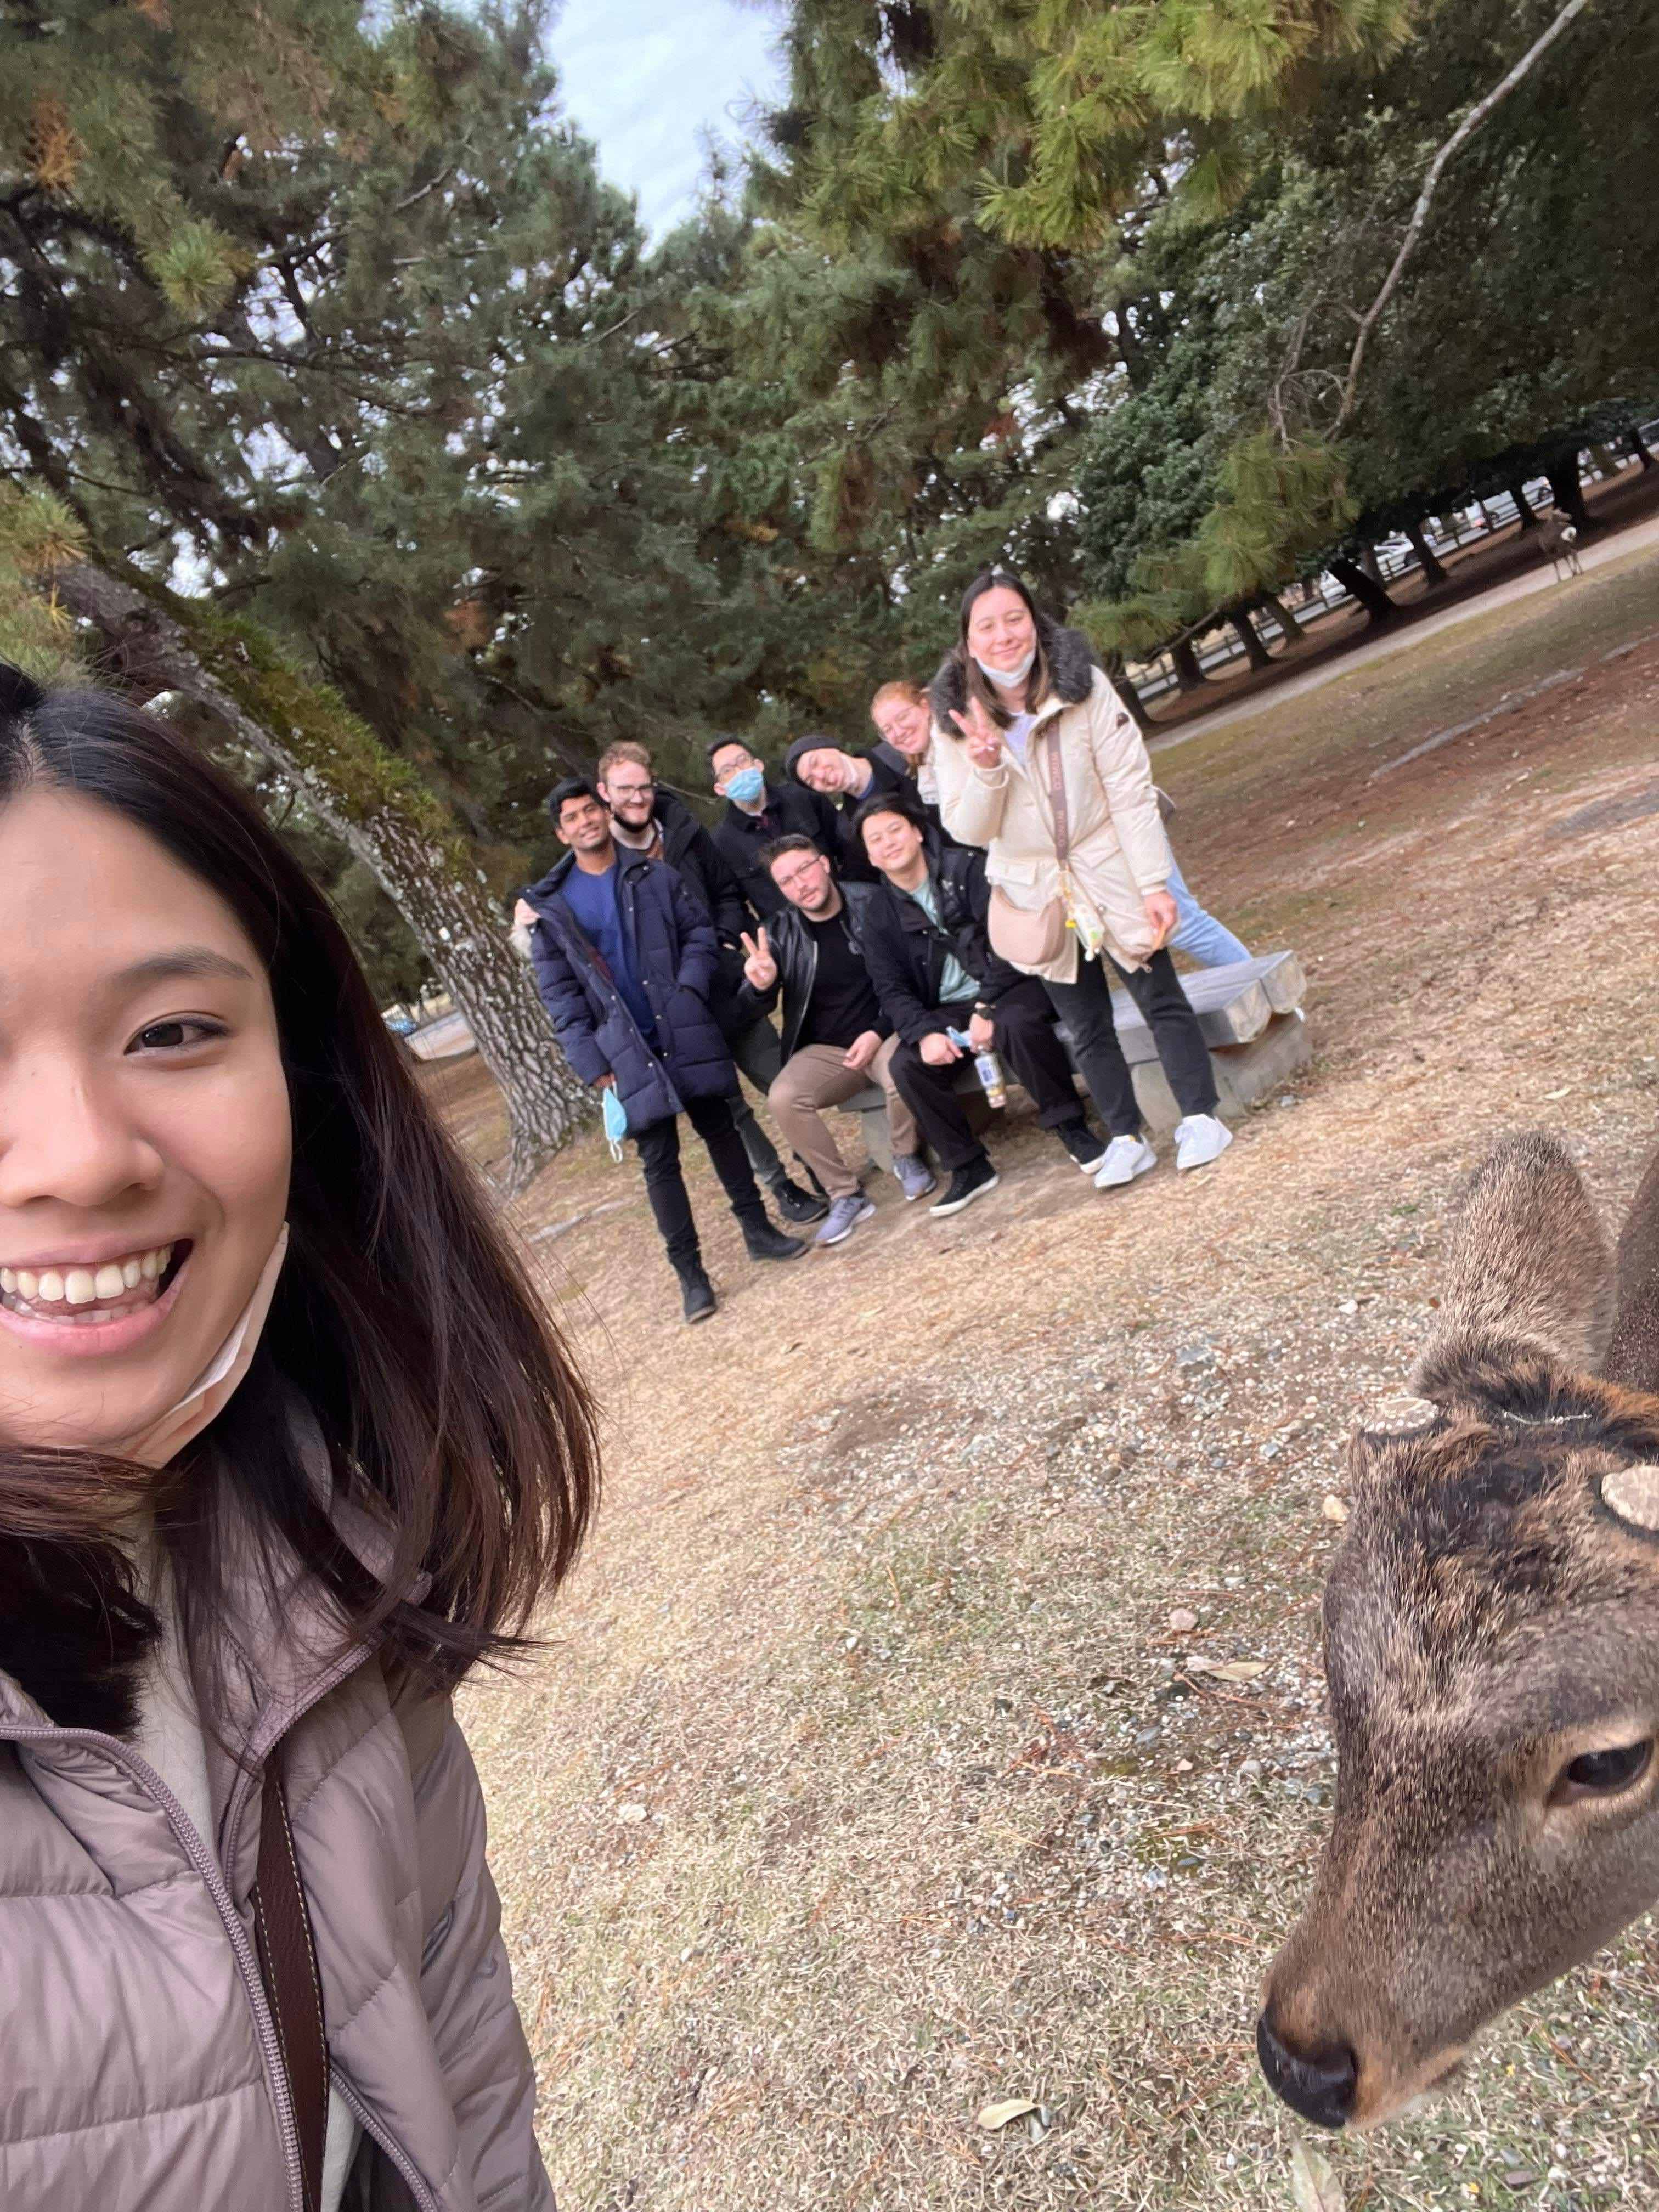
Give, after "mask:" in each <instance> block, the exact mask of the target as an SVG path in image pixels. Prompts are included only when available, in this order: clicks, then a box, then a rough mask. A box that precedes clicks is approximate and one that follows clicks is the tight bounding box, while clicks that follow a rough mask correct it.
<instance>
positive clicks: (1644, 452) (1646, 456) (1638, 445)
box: [1625, 422, 1653, 469]
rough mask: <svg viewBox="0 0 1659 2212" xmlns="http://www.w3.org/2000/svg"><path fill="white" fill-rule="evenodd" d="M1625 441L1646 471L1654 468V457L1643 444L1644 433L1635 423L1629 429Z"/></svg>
mask: <svg viewBox="0 0 1659 2212" xmlns="http://www.w3.org/2000/svg"><path fill="white" fill-rule="evenodd" d="M1625 441H1626V444H1627V445H1628V446H1629V447H1630V449H1631V451H1632V453H1634V454H1635V456H1636V458H1637V459H1638V461H1640V463H1641V464H1642V466H1643V467H1644V469H1650V468H1651V467H1652V466H1653V455H1652V454H1651V453H1650V452H1649V451H1648V449H1647V447H1646V446H1645V445H1644V443H1643V441H1642V433H1641V432H1640V430H1638V428H1637V427H1636V425H1635V423H1634V422H1632V424H1631V426H1630V428H1629V429H1628V430H1626V433H1625Z"/></svg>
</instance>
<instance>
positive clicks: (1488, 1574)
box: [1256, 1136, 1659, 2127]
mask: <svg viewBox="0 0 1659 2212" xmlns="http://www.w3.org/2000/svg"><path fill="white" fill-rule="evenodd" d="M1614 1292H1615V1280H1614V1268H1613V1261H1612V1255H1610V1254H1609V1252H1608V1250H1607V1245H1606V1243H1605V1241H1604V1239H1603V1237H1602V1235H1601V1230H1600V1228H1599V1226H1598V1225H1597V1222H1596V1219H1595V1212H1594V1210H1593V1208H1592V1206H1591V1205H1590V1201H1589V1195H1588V1194H1587V1193H1586V1191H1585V1189H1584V1187H1583V1183H1582V1182H1581V1181H1580V1180H1579V1177H1578V1175H1577V1171H1576V1170H1574V1168H1573V1166H1572V1164H1571V1161H1570V1160H1569V1159H1568V1158H1567V1156H1566V1153H1565V1151H1564V1150H1563V1149H1562V1147H1561V1146H1559V1144H1557V1143H1556V1142H1555V1141H1554V1140H1553V1139H1550V1138H1547V1137H1541V1136H1528V1137H1522V1138H1518V1139H1514V1140H1512V1141H1510V1143H1507V1144H1505V1145H1504V1146H1500V1147H1499V1148H1498V1151H1497V1152H1494V1153H1493V1154H1492V1157H1491V1158H1490V1159H1488V1160H1487V1162H1486V1164H1485V1166H1484V1167H1482V1168H1481V1169H1480V1170H1479V1172H1478V1173H1477V1174H1476V1175H1475V1176H1474V1180H1473V1182H1471V1183H1470V1185H1469V1187H1468V1193H1467V1194H1466V1198H1465V1200H1464V1204H1463V1206H1462V1213H1461V1218H1460V1220H1459V1223H1458V1225H1457V1228H1456V1230H1455V1235H1454V1240H1453V1248H1452V1255H1451V1264H1450V1280H1449V1286H1448V1292H1447V1296H1446V1297H1445V1300H1444V1303H1443V1308H1442V1310H1441V1312H1440V1314H1439V1316H1438V1317H1437V1327H1436V1328H1435V1330H1434V1332H1433V1334H1432V1336H1431V1340H1430V1342H1429V1344H1428V1346H1426V1348H1425V1352H1424V1353H1423V1356H1422V1358H1421V1359H1420V1360H1419V1363H1418V1365H1417V1368H1416V1370H1415V1371H1414V1375H1413V1383H1414V1387H1415V1388H1416V1389H1418V1390H1419V1392H1420V1393H1421V1394H1422V1396H1423V1398H1424V1399H1425V1401H1426V1403H1425V1407H1424V1409H1423V1410H1424V1414H1425V1419H1424V1421H1423V1424H1422V1425H1421V1426H1419V1427H1418V1428H1415V1429H1413V1430H1411V1431H1407V1432H1406V1433H1402V1434H1398V1435H1376V1434H1364V1433H1362V1434H1361V1435H1360V1436H1359V1437H1357V1438H1356V1439H1355V1442H1354V1444H1353V1447H1352V1477H1353V1504H1352V1512H1351V1516H1350V1520H1349V1524H1348V1530H1347V1534H1346V1538H1345V1540H1344V1541H1343V1545H1342V1548H1341V1550H1340V1553H1338V1556H1337V1559H1336V1561H1335V1563H1334V1567H1333V1569H1332V1572H1331V1576H1330V1580H1329V1582H1328V1585H1327V1588H1326V1591H1325V1602H1324V1630H1325V1666H1326V1674H1327V1678H1328V1684H1329V1690H1330V1705H1331V1715H1332V1724H1333V1728H1334V1733H1335V1737H1336V1747H1337V1760H1338V1774H1337V1791H1336V1811H1335V1817H1334V1824H1333V1827H1332V1831H1331V1833H1330V1836H1329V1838H1328V1841H1327V1844H1326V1846H1325V1852H1324V1857H1323V1860H1322V1864H1321V1867H1320V1869H1319V1874H1318V1876H1317V1879H1316V1885H1315V1888H1314V1893H1313V1896H1312V1899H1311V1900H1310V1904H1309V1905H1308V1908H1307V1911H1306V1912H1305V1913H1304V1917H1303V1918H1302V1920H1301V1922H1300V1923H1299V1924H1298V1925H1297V1928H1296V1929H1295V1930H1294V1931H1293V1932H1292V1934H1291V1937H1290V1939H1289V1941H1288V1942H1286V1943H1285V1947H1284V1948H1283V1949H1282V1950H1281V1951H1280V1953H1279V1956H1278V1957H1277V1959H1275V1960H1274V1961H1273V1967H1272V1970H1271V1972H1269V1974H1268V1977H1267V1988H1266V1991H1265V1995H1264V2002H1263V2005H1262V2010H1261V2019H1260V2021H1259V2022H1258V2025H1257V2030H1256V2042H1257V2049H1258V2051H1259V2053H1260V2056H1261V2064H1262V2068H1263V2070H1264V2071H1265V2072H1266V2074H1267V2078H1268V2080H1269V2081H1270V2082H1271V2083H1272V2085H1273V2087H1274V2089H1275V2090H1276V2091H1277V2092H1278V2093H1279V2095H1280V2096H1281V2097H1283V2098H1284V2099H1285V2101H1286V2103H1288V2104H1290V2105H1291V2106H1293V2107H1294V2108H1295V2110H1296V2111H1297V2112H1300V2113H1301V2114H1302V2115H1303V2116H1304V2118H1308V2119H1310V2120H1313V2121H1315V2122H1316V2123H1318V2124H1321V2125H1323V2126H1328V2127H1341V2126H1343V2125H1345V2124H1353V2125H1356V2126H1365V2125H1370V2124H1374V2123H1375V2122H1376V2121H1378V2120H1382V2119H1386V2118H1389V2116H1391V2115H1392V2114H1394V2113H1395V2112H1398V2111H1400V2110H1401V2107H1402V2106H1405V2105H1406V2104H1407V2103H1408V2102H1409V2101H1410V2100H1412V2099H1413V2098H1414V2097H1415V2096H1417V2095H1418V2094H1419V2093H1421V2092H1423V2091H1425V2090H1426V2089H1431V2088H1433V2087H1437V2085H1438V2084H1440V2083H1441V2082H1443V2081H1445V2080H1447V2079H1448V2078H1449V2076H1450V2075H1452V2074H1453V2073H1454V2072H1455V2070H1456V2069H1457V2066H1458V2063H1459V2061H1460V2059H1461V2057H1462V2053H1463V2052H1464V2051H1465V2050H1466V2049H1467V2047H1468V2044H1469V2042H1470V2040H1471V2039H1472V2038H1473V2037H1474V2034H1475V2033H1476V2032H1477V2031H1478V2030H1479V2029H1480V2027H1482V2026H1484V2025H1485V2024H1486V2022H1487V2021H1490V2020H1492V2018H1493V2017H1494V2016H1495V2015H1497V2014H1498V2013H1500V2012H1501V2011H1503V2010H1504V2008H1505V2007H1506V2006H1508V2005H1510V2004H1513V2003H1514V2002H1516V1999H1517V1998H1518V1997H1521V1996H1525V1995H1526V1994H1527V1993H1528V1991H1530V1990H1535V1989H1538V1988H1540V1987H1541V1986H1542V1985H1543V1984H1545V1983H1546V1982H1548V1981H1551V1980H1553V1978H1554V1977H1555V1976H1556V1975H1558V1974H1559V1973H1561V1972H1565V1969H1566V1968H1567V1967H1569V1966H1572V1965H1574V1964H1575V1963H1576V1962H1577V1961H1578V1960H1581V1959H1583V1958H1585V1957H1587V1956H1588V1955H1589V1954H1590V1953H1591V1952H1592V1951H1594V1950H1595V1949H1596V1948H1598V1947H1599V1946H1600V1945H1601V1944H1602V1943H1604V1942H1607V1939H1608V1937H1610V1936H1613V1934H1614V1933H1615V1932H1616V1931H1617V1930H1618V1929H1620V1928H1621V1927H1623V1926H1624V1925H1625V1923H1626V1922H1627V1921H1630V1920H1632V1919H1634V1918H1635V1917H1636V1916H1637V1914H1638V1913H1639V1912H1641V1911H1643V1910H1644V1908H1645V1907H1646V1906H1647V1905H1650V1904H1651V1903H1652V1902H1653V1900H1654V1899H1655V1898H1656V1897H1659V1752H1656V1738H1659V1159H1656V1160H1655V1162H1654V1164H1652V1165H1651V1166H1650V1168H1649V1170H1648V1173H1647V1176H1646V1177H1645V1179H1644V1182H1643V1185H1642V1188H1641V1189H1640V1191H1639V1192H1638V1195H1637V1200H1636V1203H1635V1205H1634V1206H1633V1208H1632V1213H1631V1217H1630V1219H1629V1221H1628V1222H1627V1224H1626V1229H1625V1231H1624V1235H1623V1237H1621V1240H1620V1249H1619V1257H1618V1267H1617V1282H1616V1292H1617V1295H1616V1302H1615V1295H1614ZM1610 1324H1611V1346H1610V1348H1608V1340H1609V1325H1610ZM1604 1351H1605V1352H1606V1357H1605V1361H1604V1360H1603V1352H1604ZM1598 1368H1599V1369H1600V1371H1599V1372H1598V1371H1597V1370H1598Z"/></svg>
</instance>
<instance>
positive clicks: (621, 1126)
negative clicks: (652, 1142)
mask: <svg viewBox="0 0 1659 2212" xmlns="http://www.w3.org/2000/svg"><path fill="white" fill-rule="evenodd" d="M600 1111H601V1112H602V1113H603V1115H604V1116H605V1142H606V1144H607V1145H609V1146H610V1147H611V1158H612V1159H613V1160H620V1159H621V1158H622V1156H623V1148H622V1140H623V1138H624V1137H625V1136H626V1135H627V1134H628V1109H627V1107H626V1106H624V1105H623V1103H622V1100H621V1099H620V1098H618V1097H617V1086H616V1085H615V1084H614V1083H612V1084H611V1085H607V1087H606V1090H605V1102H604V1104H603V1106H602V1107H601V1109H600Z"/></svg>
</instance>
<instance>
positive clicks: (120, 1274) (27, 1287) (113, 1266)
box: [0, 1244, 173, 1321]
mask: <svg viewBox="0 0 1659 2212" xmlns="http://www.w3.org/2000/svg"><path fill="white" fill-rule="evenodd" d="M172 1261H173V1246H172V1245H171V1244H158V1245H156V1246H155V1248H154V1249H152V1250H150V1251H149V1252H135V1253H134V1254H133V1255H131V1257H130V1258H129V1259H125V1260H106V1261H102V1262H101V1263H100V1265H99V1266H98V1267H46V1268H44V1269H42V1270H41V1271H40V1273H38V1274H37V1273H35V1272H34V1271H33V1269H32V1268H29V1267H0V1292H3V1294H4V1295H5V1296H6V1297H16V1298H21V1299H22V1300H23V1301H24V1302H25V1303H26V1304H33V1303H34V1302H35V1301H36V1300H37V1299H38V1300H39V1301H40V1303H41V1304H43V1305H59V1304H62V1305H70V1306H77V1307H85V1306H89V1305H90V1304H92V1302H93V1300H94V1298H96V1299H98V1300H99V1301H100V1305H99V1310H98V1313H97V1314H96V1315H88V1314H85V1313H82V1314H80V1315H78V1316H77V1318H78V1319H80V1320H82V1321H86V1320H94V1319H102V1320H107V1319H111V1318H112V1317H113V1316H110V1315H106V1313H105V1312H104V1310H103V1309H104V1304H105V1303H106V1302H107V1301H108V1300H110V1299H112V1298H121V1297H125V1296H126V1294H127V1292H128V1291H136V1290H137V1288H138V1287H139V1285H140V1284H142V1283H155V1282H156V1281H159V1279H161V1276H163V1275H165V1274H166V1273H167V1269H168V1267H170V1266H171V1265H172Z"/></svg>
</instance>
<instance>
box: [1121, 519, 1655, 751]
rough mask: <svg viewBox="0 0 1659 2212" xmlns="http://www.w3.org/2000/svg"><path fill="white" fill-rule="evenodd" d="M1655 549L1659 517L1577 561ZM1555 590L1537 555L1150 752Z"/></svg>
mask: <svg viewBox="0 0 1659 2212" xmlns="http://www.w3.org/2000/svg"><path fill="white" fill-rule="evenodd" d="M1653 545H1659V516H1656V517H1655V518H1654V520H1652V521H1650V522H1642V523H1638V524H1637V526H1635V528H1634V529H1632V530H1621V531H1620V532H1619V533H1618V534H1617V536H1615V537H1613V538H1607V540H1605V541H1604V542H1603V543H1602V544H1596V543H1595V541H1594V540H1592V541H1591V543H1590V544H1589V545H1587V546H1586V547H1585V548H1584V550H1583V553H1582V554H1581V555H1580V556H1579V557H1580V559H1581V560H1582V561H1583V564H1584V568H1585V570H1586V573H1588V572H1589V570H1590V569H1592V568H1604V567H1606V566H1607V564H1608V563H1609V562H1614V561H1623V560H1625V559H1626V557H1627V556H1629V555H1631V554H1632V553H1639V552H1642V551H1644V550H1646V549H1647V548H1648V547H1650V546H1653ZM1570 587H1571V578H1569V579H1568V582H1567V585H1566V586H1563V588H1570ZM1556 588H1557V586H1556V582H1555V577H1554V574H1553V571H1552V569H1551V568H1550V564H1549V562H1547V561H1546V560H1545V559H1544V558H1543V556H1542V555H1540V556H1539V562H1538V566H1537V568H1534V569H1532V570H1530V571H1528V574H1525V575H1523V576H1516V577H1513V578H1511V580H1510V582H1508V583H1507V584H1498V585H1495V586H1493V588H1492V590H1491V591H1490V592H1481V593H1480V596H1479V597H1478V598H1477V599H1465V600H1463V601H1462V603H1461V605H1457V606H1455V607H1448V608H1447V609H1446V611H1445V612H1444V614H1440V615H1430V616H1428V617H1425V619H1424V620H1423V621H1421V622H1414V623H1411V624H1410V625H1409V626H1408V627H1407V629H1402V630H1398V631H1394V630H1385V631H1384V632H1383V635H1381V636H1380V637H1376V638H1373V639H1372V640H1371V641H1370V643H1369V644H1367V645H1359V646H1356V647H1354V649H1353V650H1352V653H1339V654H1337V655H1335V656H1334V658H1333V659H1330V660H1328V661H1325V662H1323V663H1322V664H1321V665H1320V666H1318V667H1317V668H1310V670H1309V671H1308V672H1307V674H1306V675H1305V676H1291V677H1289V678H1286V680H1285V682H1284V683H1283V684H1274V685H1273V686H1272V688H1271V689H1270V690H1265V691H1261V692H1258V693H1257V694H1256V695H1255V697H1253V698H1249V699H1241V700H1240V701H1239V702H1238V704H1237V706H1236V707H1222V708H1218V709H1217V711H1216V712H1215V713H1214V714H1205V715H1203V716H1201V717H1200V719H1199V720H1197V721H1194V722H1183V723H1182V726H1181V727H1180V728H1179V729H1178V730H1171V731H1170V733H1169V735H1168V736H1167V737H1163V738H1158V737H1154V738H1149V739H1148V741H1147V744H1148V750H1150V751H1152V752H1155V753H1159V752H1164V751H1165V750H1168V749H1169V748H1170V747H1171V746H1174V745H1179V744H1185V743H1186V741H1187V740H1188V738H1207V737H1209V736H1210V735H1211V733H1212V732H1213V731H1216V730H1222V729H1225V727H1226V726H1227V725H1228V723H1230V722H1245V721H1248V720H1249V719H1250V717H1251V716H1252V715H1254V714H1267V712H1268V711H1269V710H1270V709H1271V708H1274V707H1282V706H1283V705H1284V704H1285V701H1286V700H1287V699H1297V698H1300V697H1301V696H1302V694H1303V693H1304V691H1316V690H1318V689H1319V687H1320V686H1321V684H1334V683H1335V682H1336V680H1337V678H1339V677H1341V676H1350V675H1352V672H1353V671H1354V670H1355V669H1356V668H1364V666H1365V665H1367V664H1368V663H1369V662H1370V661H1373V660H1383V659H1387V658H1388V656H1389V654H1390V653H1409V652H1410V651H1411V649H1412V648H1413V646H1419V645H1421V644H1422V643H1423V642H1424V641H1425V639H1426V638H1431V637H1433V636H1435V635H1437V633H1438V632H1439V631H1441V630H1443V629H1450V628H1451V626H1452V624H1453V623H1461V622H1468V620H1469V619H1470V618H1471V617H1473V616H1475V615H1485V614H1490V613H1491V612H1492V609H1493V608H1494V607H1502V606H1507V605H1509V603H1510V600H1511V599H1526V598H1528V597H1529V596H1530V594H1531V593H1532V592H1553V591H1554V590H1555V589H1556Z"/></svg>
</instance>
